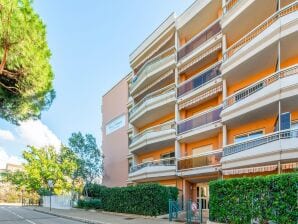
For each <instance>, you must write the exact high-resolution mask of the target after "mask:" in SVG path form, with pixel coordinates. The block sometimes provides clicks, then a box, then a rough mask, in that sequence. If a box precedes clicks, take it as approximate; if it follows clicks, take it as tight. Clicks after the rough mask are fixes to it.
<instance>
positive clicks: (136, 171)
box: [128, 158, 176, 182]
mask: <svg viewBox="0 0 298 224" xmlns="http://www.w3.org/2000/svg"><path fill="white" fill-rule="evenodd" d="M175 176H176V162H175V158H169V159H162V160H154V161H150V162H145V163H141V164H138V165H136V166H133V167H131V169H130V171H129V175H128V178H129V180H130V181H140V182H142V181H149V180H150V181H153V180H162V179H166V178H172V177H175Z"/></svg>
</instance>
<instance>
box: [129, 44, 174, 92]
mask: <svg viewBox="0 0 298 224" xmlns="http://www.w3.org/2000/svg"><path fill="white" fill-rule="evenodd" d="M174 59H175V48H174V47H172V48H169V49H167V50H165V51H164V52H162V53H160V54H159V55H157V56H156V57H154V58H152V59H150V60H149V61H147V62H146V63H145V64H144V65H143V66H142V67H141V69H140V70H139V71H138V72H137V74H136V75H135V76H134V77H133V78H132V79H131V88H133V87H134V86H135V85H136V83H138V80H141V79H143V78H145V77H146V76H147V75H148V74H149V73H150V72H152V71H154V70H155V69H157V68H158V67H160V66H161V65H163V64H166V63H168V62H170V61H172V60H174Z"/></svg>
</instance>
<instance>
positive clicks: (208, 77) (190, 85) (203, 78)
mask: <svg viewBox="0 0 298 224" xmlns="http://www.w3.org/2000/svg"><path fill="white" fill-rule="evenodd" d="M220 66H221V62H219V63H216V64H215V65H212V67H211V68H208V69H207V70H205V71H203V72H200V73H199V74H197V75H196V76H194V77H193V78H191V79H189V80H187V81H185V82H184V83H182V84H181V85H180V86H179V87H178V91H177V94H178V97H181V96H183V95H184V94H186V93H188V92H191V91H194V90H196V89H198V88H200V87H202V86H204V85H206V84H208V83H209V82H211V81H212V80H214V79H215V78H216V77H218V76H220V75H221V72H220Z"/></svg>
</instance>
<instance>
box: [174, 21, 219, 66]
mask: <svg viewBox="0 0 298 224" xmlns="http://www.w3.org/2000/svg"><path fill="white" fill-rule="evenodd" d="M220 31H221V26H220V21H219V20H216V21H215V22H213V23H212V24H210V25H209V26H208V27H207V28H205V29H204V30H203V31H201V32H200V33H198V34H197V35H196V36H194V37H193V38H192V39H191V40H189V41H188V42H187V43H186V44H185V45H184V46H182V47H181V48H180V49H179V52H178V61H179V60H181V59H182V58H184V57H185V56H186V55H188V54H189V53H191V52H192V51H193V50H194V49H196V48H198V47H199V46H200V45H202V44H203V43H205V42H206V41H207V40H209V39H211V38H212V37H213V36H215V35H216V34H218V33H219V32H220Z"/></svg>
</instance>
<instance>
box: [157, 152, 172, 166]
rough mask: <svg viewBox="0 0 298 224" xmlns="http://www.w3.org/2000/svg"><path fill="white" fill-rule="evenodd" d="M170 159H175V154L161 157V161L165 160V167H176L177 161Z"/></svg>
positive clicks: (170, 153)
mask: <svg viewBox="0 0 298 224" xmlns="http://www.w3.org/2000/svg"><path fill="white" fill-rule="evenodd" d="M170 158H175V152H169V153H165V154H162V155H160V159H165V161H163V162H162V163H163V164H164V165H175V160H173V159H170Z"/></svg>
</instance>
